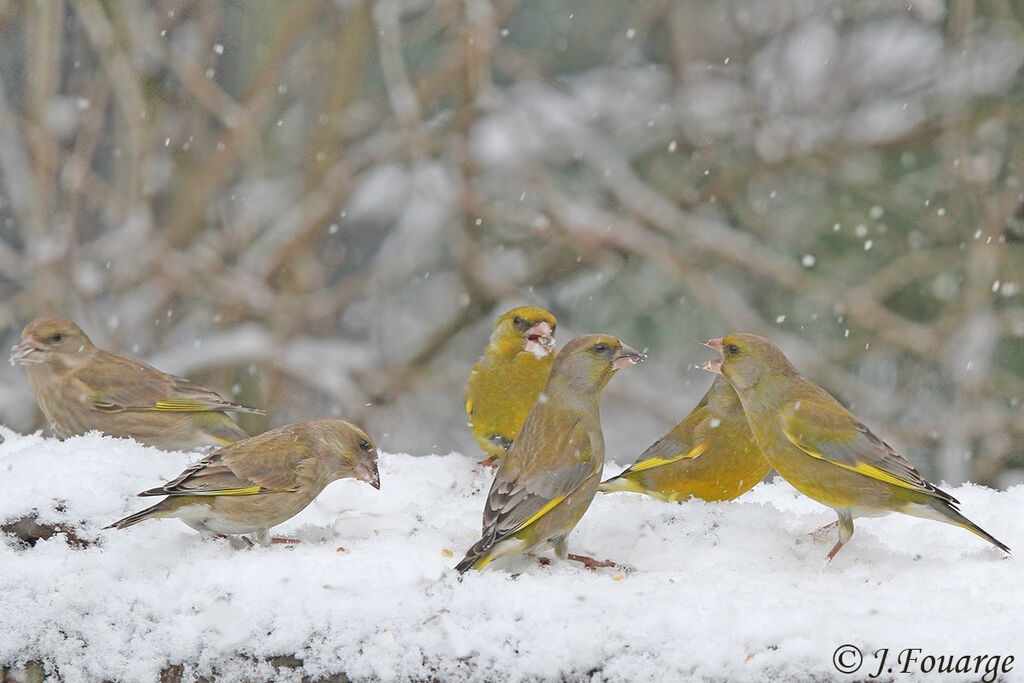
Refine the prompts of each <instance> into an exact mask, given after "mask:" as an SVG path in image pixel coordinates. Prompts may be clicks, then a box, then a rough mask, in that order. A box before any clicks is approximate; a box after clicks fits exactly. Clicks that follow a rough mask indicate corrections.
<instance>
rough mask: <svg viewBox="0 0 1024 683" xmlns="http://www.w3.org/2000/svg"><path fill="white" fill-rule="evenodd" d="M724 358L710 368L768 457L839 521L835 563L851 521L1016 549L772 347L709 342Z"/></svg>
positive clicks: (738, 340)
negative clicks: (914, 527)
mask: <svg viewBox="0 0 1024 683" xmlns="http://www.w3.org/2000/svg"><path fill="white" fill-rule="evenodd" d="M704 344H705V345H706V346H709V347H711V348H713V349H715V350H716V351H718V352H719V353H721V354H722V358H721V359H715V360H713V361H709V362H707V363H705V364H704V365H703V366H702V367H703V368H704V369H705V370H709V371H711V372H716V373H719V374H721V375H723V376H724V377H725V378H726V379H727V380H728V381H729V383H730V384H731V385H732V386H733V388H734V389H735V390H736V393H737V394H738V395H739V398H740V402H741V403H742V404H743V410H744V412H745V413H746V416H747V421H748V422H749V424H750V427H751V430H752V431H753V434H754V438H755V439H756V440H757V443H758V445H759V446H760V447H761V452H762V453H763V454H764V457H765V458H766V459H767V460H768V462H770V463H771V464H772V466H773V467H774V468H775V471H776V472H778V473H779V475H780V476H781V477H782V478H783V479H785V480H786V481H788V482H789V483H790V484H792V485H793V486H794V487H795V488H796V489H797V490H798V491H800V492H801V493H803V494H804V495H806V496H809V497H810V498H813V499H814V500H816V501H818V502H819V503H822V504H823V505H827V506H829V507H831V508H832V509H834V510H835V511H836V514H837V515H838V517H839V520H838V526H839V540H838V542H837V543H836V545H835V547H834V548H832V550H831V552H829V554H828V559H829V560H831V559H832V558H833V557H835V554H836V553H837V552H839V549H840V548H842V547H843V544H845V543H846V542H847V541H849V540H850V537H851V536H853V518H854V517H871V516H877V515H882V514H886V513H888V512H902V513H904V514H907V515H913V516H915V517H922V518H924V519H933V520H936V521H939V522H945V523H947V524H953V525H955V526H960V527H963V528H965V529H967V530H969V531H972V532H974V533H975V534H977V535H978V536H981V537H982V538H984V539H985V540H986V541H988V542H989V543H991V544H992V545H994V546H996V547H997V548H999V549H1000V550H1003V551H1005V552H1007V553H1009V552H1010V549H1009V548H1008V547H1007V546H1006V545H1005V544H1004V543H1002V542H1000V541H998V540H996V538H994V537H993V536H992V535H991V534H989V533H988V532H987V531H985V530H984V529H982V528H981V527H979V526H978V525H977V524H975V523H974V522H972V521H971V520H969V519H967V518H966V517H964V516H963V515H962V514H961V513H960V510H959V509H958V507H957V506H958V505H959V502H958V501H957V500H956V499H955V498H953V496H951V495H949V494H948V493H946V492H944V491H941V490H939V489H938V488H936V487H935V486H934V485H933V484H930V483H928V482H927V481H925V480H924V478H923V477H922V476H921V475H920V474H919V473H918V472H917V470H915V469H914V468H913V466H912V465H911V464H910V463H909V462H907V461H906V460H905V459H904V458H903V457H902V456H900V455H899V454H897V453H896V452H895V451H894V450H893V449H892V447H890V446H889V444H887V443H885V442H884V441H882V440H881V439H879V438H878V437H877V436H875V435H874V433H872V431H871V430H870V429H868V428H867V426H865V425H864V423H863V422H861V421H860V420H858V419H857V418H856V417H855V416H854V415H853V414H852V413H850V411H848V410H847V409H846V408H844V407H843V406H842V404H841V403H839V401H837V400H836V399H835V398H833V397H832V396H831V395H830V394H829V393H828V392H826V391H825V390H824V389H822V388H821V387H819V386H818V385H817V384H815V383H814V382H812V381H811V380H809V379H807V378H806V377H803V376H802V375H800V373H799V372H797V370H796V368H794V367H793V365H792V364H790V362H789V360H788V359H787V358H786V357H785V356H784V355H783V353H782V352H781V351H780V350H779V349H777V348H776V347H775V346H774V345H772V343H771V342H769V341H768V340H767V339H765V338H763V337H758V336H756V335H753V334H730V335H727V336H725V337H722V338H721V339H711V340H708V341H706V342H704Z"/></svg>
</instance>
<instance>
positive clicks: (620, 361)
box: [612, 344, 647, 370]
mask: <svg viewBox="0 0 1024 683" xmlns="http://www.w3.org/2000/svg"><path fill="white" fill-rule="evenodd" d="M644 360H647V356H646V355H644V354H642V353H640V352H639V351H637V350H636V349H634V348H632V347H630V346H626V345H625V344H623V345H622V348H620V349H619V352H618V353H616V354H615V355H614V356H612V367H613V368H615V369H616V370H621V369H622V368H627V367H629V366H630V365H636V364H637V363H639V362H640V361H644Z"/></svg>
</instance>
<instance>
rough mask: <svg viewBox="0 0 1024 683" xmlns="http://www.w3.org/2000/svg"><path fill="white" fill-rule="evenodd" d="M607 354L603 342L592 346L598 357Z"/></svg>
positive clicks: (606, 348) (605, 345)
mask: <svg viewBox="0 0 1024 683" xmlns="http://www.w3.org/2000/svg"><path fill="white" fill-rule="evenodd" d="M607 352H608V345H607V344H605V343H604V342H599V343H597V344H594V353H596V354H598V355H604V354H605V353H607Z"/></svg>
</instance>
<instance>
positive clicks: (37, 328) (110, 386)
mask: <svg viewBox="0 0 1024 683" xmlns="http://www.w3.org/2000/svg"><path fill="white" fill-rule="evenodd" d="M11 362H17V363H21V364H22V365H24V366H25V373H26V374H27V375H28V383H29V386H30V387H32V391H33V393H34V394H35V396H36V400H37V401H38V402H39V407H40V409H41V410H42V411H43V415H44V416H45V417H46V420H47V422H49V423H50V425H51V426H52V427H53V431H54V432H56V434H57V436H59V437H61V438H67V437H69V436H75V435H78V434H84V433H86V432H88V431H92V430H94V429H95V430H98V431H100V432H103V433H104V434H109V435H111V436H119V437H130V438H133V439H135V440H136V441H138V442H139V443H143V444H146V445H148V446H155V447H157V448H162V449H165V450H172V451H175V450H189V449H192V448H197V447H201V446H218V447H219V446H223V445H224V444H226V443H231V442H232V441H238V440H239V439H244V438H246V436H247V434H246V433H245V432H244V431H242V429H241V428H240V427H239V426H238V425H236V424H235V423H234V422H232V421H231V418H229V417H228V416H227V415H225V414H224V413H225V411H233V412H240V413H260V414H261V413H262V412H263V411H261V410H257V409H255V408H249V407H246V406H243V405H239V404H237V403H231V402H230V401H225V400H224V399H223V398H221V397H220V396H218V395H217V394H216V393H214V392H212V391H210V390H209V389H206V388H203V387H201V386H199V385H198V384H194V383H192V382H190V381H188V380H187V379H182V378H180V377H175V376H173V375H168V374H167V373H165V372H160V371H159V370H157V369H156V368H154V367H152V366H150V365H146V364H145V363H140V362H138V361H135V360H132V359H130V358H125V357H124V356H119V355H117V354H114V353H110V352H108V351H103V350H102V349H98V348H96V347H95V346H94V345H93V343H92V342H91V341H90V340H89V337H87V336H86V334H85V332H83V331H82V330H81V328H79V327H78V325H76V324H75V323H73V322H71V321H69V320H62V319H60V318H40V319H38V320H35V321H33V322H31V323H29V324H28V326H27V327H25V330H24V331H23V332H22V335H21V342H20V343H19V344H18V345H16V346H15V347H14V348H13V349H11Z"/></svg>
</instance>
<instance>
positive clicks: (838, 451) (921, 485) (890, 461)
mask: <svg viewBox="0 0 1024 683" xmlns="http://www.w3.org/2000/svg"><path fill="white" fill-rule="evenodd" d="M837 408H838V410H837ZM779 417H780V420H781V421H782V432H783V433H784V434H785V435H786V438H787V439H789V440H790V441H791V442H792V443H793V444H794V445H795V446H796V447H797V448H799V449H800V450H802V451H803V452H804V453H806V454H807V455H810V456H811V457H814V458H819V459H821V460H825V461H828V462H830V463H832V464H833V465H837V466H839V467H842V468H843V469H847V470H850V471H852V472H857V473H859V474H863V475H865V476H867V477H871V478H872V479H876V480H878V481H883V482H885V483H887V484H892V485H893V486H899V487H901V488H905V489H910V490H912V491H918V492H920V493H925V494H929V495H933V496H938V497H940V498H943V499H946V500H949V501H950V502H954V503H955V502H956V501H955V499H953V498H952V496H950V495H949V494H947V493H945V492H943V491H940V490H939V489H937V488H936V487H935V486H933V485H932V484H930V483H928V482H927V481H925V479H924V477H922V476H921V475H920V473H918V471H917V470H916V469H914V467H913V465H911V464H910V463H909V462H907V460H906V459H905V458H904V457H903V456H901V455H900V454H899V453H897V452H896V451H894V450H893V449H892V446H890V445H889V444H887V443H885V442H884V441H882V440H881V439H879V438H878V437H877V436H875V434H874V432H872V431H871V430H870V429H868V428H867V426H866V425H865V424H864V423H863V422H861V421H860V420H858V419H857V418H856V417H854V416H853V415H852V414H851V413H850V412H849V411H847V410H846V409H845V408H843V407H842V406H841V405H840V404H839V403H838V402H835V403H828V404H826V403H824V402H822V401H820V400H817V399H802V400H799V401H792V402H790V403H787V404H786V405H784V406H783V407H782V410H781V411H780V413H779Z"/></svg>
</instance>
